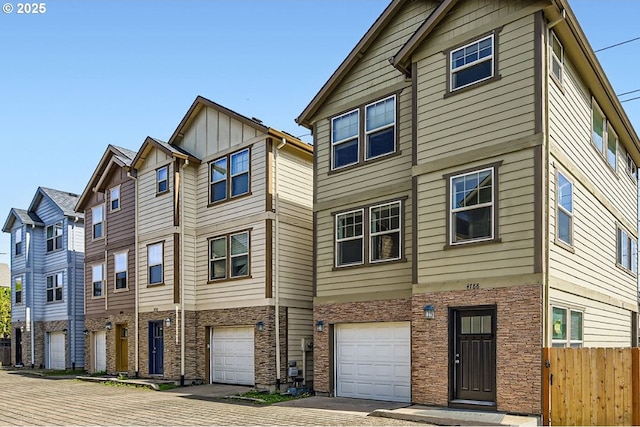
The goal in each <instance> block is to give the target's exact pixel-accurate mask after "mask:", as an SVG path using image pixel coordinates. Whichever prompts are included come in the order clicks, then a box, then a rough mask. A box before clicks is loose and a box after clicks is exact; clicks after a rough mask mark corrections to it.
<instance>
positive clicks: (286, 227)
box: [274, 219, 313, 306]
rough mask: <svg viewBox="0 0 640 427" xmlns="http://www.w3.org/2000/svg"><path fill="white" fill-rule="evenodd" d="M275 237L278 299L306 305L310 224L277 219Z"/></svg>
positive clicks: (309, 283)
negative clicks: (277, 259) (278, 273)
mask: <svg viewBox="0 0 640 427" xmlns="http://www.w3.org/2000/svg"><path fill="white" fill-rule="evenodd" d="M279 234H280V240H279V242H276V244H278V245H279V251H280V254H279V259H280V283H279V286H280V298H282V299H287V300H288V301H298V302H300V303H302V304H308V305H309V306H310V304H311V300H312V298H313V289H312V277H313V276H312V270H313V244H312V242H313V236H312V234H313V233H312V230H311V223H309V224H308V225H307V226H304V227H303V226H297V225H292V224H288V223H287V222H286V220H285V219H281V221H280V231H279ZM274 236H275V234H274ZM274 261H275V260H274ZM274 271H275V268H274Z"/></svg>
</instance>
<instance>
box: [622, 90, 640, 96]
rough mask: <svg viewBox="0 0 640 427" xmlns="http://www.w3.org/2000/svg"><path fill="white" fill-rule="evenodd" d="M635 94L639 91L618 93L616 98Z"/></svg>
mask: <svg viewBox="0 0 640 427" xmlns="http://www.w3.org/2000/svg"><path fill="white" fill-rule="evenodd" d="M636 92H640V89H636V90H632V91H630V92H624V93H619V94H618V95H617V96H624V95H629V94H631V93H636Z"/></svg>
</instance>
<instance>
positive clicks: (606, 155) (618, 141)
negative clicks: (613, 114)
mask: <svg viewBox="0 0 640 427" xmlns="http://www.w3.org/2000/svg"><path fill="white" fill-rule="evenodd" d="M609 134H613V136H614V137H615V139H616V149H615V153H614V157H613V158H614V159H615V165H612V164H611V162H610V161H609ZM619 143H620V138H618V133H617V132H616V130H615V129H614V128H613V126H611V125H610V124H609V122H607V146H606V148H605V158H606V160H607V164H608V165H609V167H611V168H612V169H613V170H615V171H616V172H617V171H618V169H619V168H618V163H619V161H618V144H619Z"/></svg>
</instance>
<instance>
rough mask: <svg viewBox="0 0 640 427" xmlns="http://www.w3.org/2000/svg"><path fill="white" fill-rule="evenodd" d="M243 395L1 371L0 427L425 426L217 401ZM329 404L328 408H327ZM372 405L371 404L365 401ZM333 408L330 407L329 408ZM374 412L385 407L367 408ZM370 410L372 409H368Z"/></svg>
mask: <svg viewBox="0 0 640 427" xmlns="http://www.w3.org/2000/svg"><path fill="white" fill-rule="evenodd" d="M239 389H240V390H242V389H246V388H244V387H240V388H238V387H235V386H218V385H205V386H192V387H185V388H179V389H174V390H171V391H168V392H167V391H164V392H159V391H152V390H147V389H137V388H131V387H115V386H106V385H102V384H96V383H91V382H82V381H77V380H73V379H58V380H52V379H47V378H36V377H30V376H25V375H22V374H19V373H17V372H15V371H6V370H0V402H2V404H0V426H8V425H292V426H302V425H306V426H309V425H314V426H317V425H331V426H335V425H349V426H376V425H379V426H381V425H414V426H417V425H424V424H419V423H414V422H410V421H404V420H394V419H388V418H377V417H367V414H368V412H369V408H370V407H366V409H365V406H361V405H364V403H363V402H361V401H355V402H352V403H351V404H349V403H348V402H349V401H352V400H353V399H340V400H338V399H328V398H322V397H313V398H306V399H304V400H306V402H303V401H302V400H301V401H295V402H289V403H286V404H278V405H271V406H255V405H248V404H238V403H233V402H227V401H221V400H219V399H218V398H219V396H220V395H225V394H228V393H229V392H230V391H234V390H239ZM331 401H333V402H331ZM365 402H371V401H365ZM330 403H333V405H330ZM371 405H373V406H375V407H376V408H374V409H382V408H384V407H385V406H384V403H380V402H377V403H372V404H371ZM373 406H371V407H373Z"/></svg>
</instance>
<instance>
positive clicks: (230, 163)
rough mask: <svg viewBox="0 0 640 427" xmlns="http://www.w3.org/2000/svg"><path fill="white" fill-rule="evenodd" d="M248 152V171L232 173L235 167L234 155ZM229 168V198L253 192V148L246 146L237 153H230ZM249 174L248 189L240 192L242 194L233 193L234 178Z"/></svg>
mask: <svg viewBox="0 0 640 427" xmlns="http://www.w3.org/2000/svg"><path fill="white" fill-rule="evenodd" d="M245 151H246V152H247V171H246V172H240V173H237V174H235V175H234V174H233V173H232V169H233V157H234V156H238V155H240V154H242V153H244V152H245ZM228 163H229V168H228V169H227V172H228V173H229V183H228V186H229V188H228V193H229V194H228V196H227V199H234V198H236V197H240V196H244V195H245V194H249V193H250V192H251V150H250V149H249V148H245V149H243V150H240V151H236V152H235V153H231V154H229V160H228ZM245 173H246V174H247V191H245V192H244V193H240V194H235V195H234V194H233V193H232V191H233V179H234V178H236V177H238V176H240V175H244V174H245Z"/></svg>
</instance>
